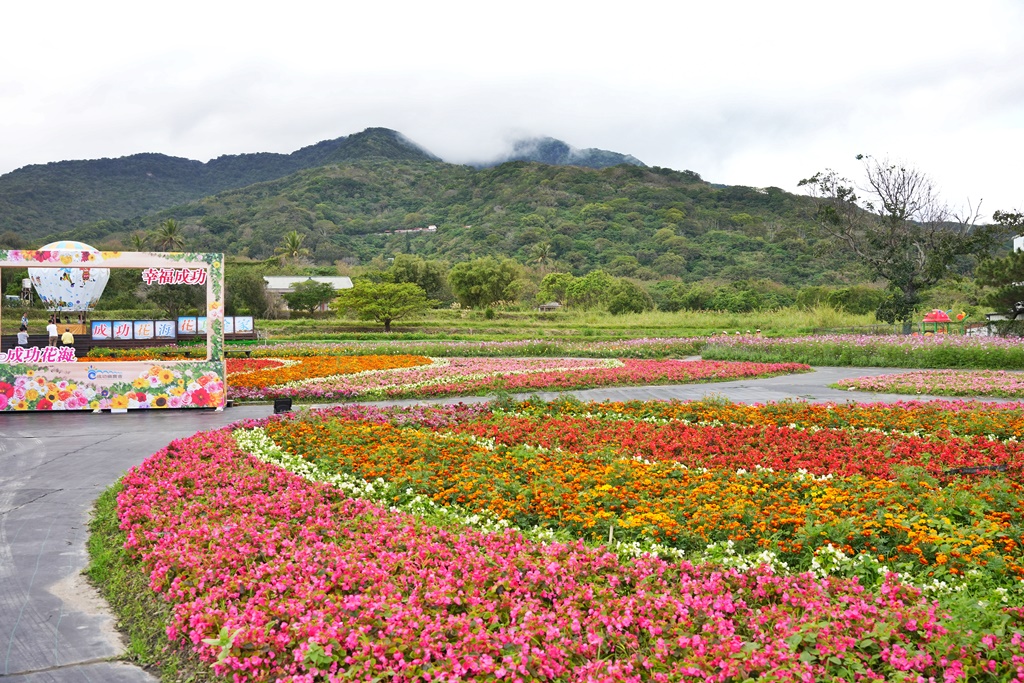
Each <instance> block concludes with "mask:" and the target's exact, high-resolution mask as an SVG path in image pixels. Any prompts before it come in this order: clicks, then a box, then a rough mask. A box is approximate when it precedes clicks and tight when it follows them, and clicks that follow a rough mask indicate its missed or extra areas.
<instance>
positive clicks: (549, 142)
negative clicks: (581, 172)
mask: <svg viewBox="0 0 1024 683" xmlns="http://www.w3.org/2000/svg"><path fill="white" fill-rule="evenodd" d="M508 161H536V162H539V163H542V164H550V165H552V166H583V167H584V168H608V167H609V166H618V165H619V164H629V165H631V166H646V164H644V162H642V161H640V160H639V159H637V158H636V157H634V156H632V155H630V154H620V153H619V152H609V151H608V150H605V149H597V148H596V147H588V148H587V149H576V148H575V147H572V146H571V145H568V144H566V143H564V142H562V141H561V140H555V139H554V138H527V139H524V140H517V141H516V142H515V143H514V144H513V145H512V151H511V152H510V153H509V154H507V155H505V156H502V157H499V158H498V159H496V160H494V161H491V162H487V163H479V164H473V165H474V166H476V167H477V168H487V167H489V166H497V165H499V164H503V163H505V162H508Z"/></svg>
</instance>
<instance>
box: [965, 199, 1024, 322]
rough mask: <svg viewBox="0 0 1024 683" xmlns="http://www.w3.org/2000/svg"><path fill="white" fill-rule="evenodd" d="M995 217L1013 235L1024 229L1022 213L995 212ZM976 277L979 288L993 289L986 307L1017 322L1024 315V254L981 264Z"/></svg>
mask: <svg viewBox="0 0 1024 683" xmlns="http://www.w3.org/2000/svg"><path fill="white" fill-rule="evenodd" d="M993 217H994V218H995V220H996V221H997V222H998V223H999V224H1000V225H1002V226H1004V227H1005V228H1006V229H1007V230H1009V231H1011V232H1019V231H1020V230H1022V229H1024V214H1022V213H1020V212H1012V211H996V212H995V213H994V214H993ZM975 275H976V276H977V282H978V284H979V285H981V286H982V287H993V288H994V291H990V292H989V293H988V295H987V296H986V297H985V303H986V304H988V305H989V306H992V307H993V308H995V309H996V310H997V311H1000V312H1002V313H1008V314H1010V315H1011V316H1012V317H1013V318H1014V319H1016V318H1017V317H1018V316H1019V315H1020V314H1021V313H1024V251H1014V252H1012V253H1011V254H1009V255H1008V256H1006V257H1004V258H1001V259H990V260H987V261H982V262H981V263H979V264H978V268H977V270H976V271H975Z"/></svg>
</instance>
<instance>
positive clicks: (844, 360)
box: [88, 335, 1024, 370]
mask: <svg viewBox="0 0 1024 683" xmlns="http://www.w3.org/2000/svg"><path fill="white" fill-rule="evenodd" d="M227 350H228V351H229V352H231V351H236V352H239V351H242V350H244V351H245V352H246V353H248V354H249V355H250V356H253V357H279V356H288V357H294V356H324V355H389V354H414V355H422V356H430V357H432V358H438V357H510V356H511V357H526V356H529V357H585V358H680V357H685V356H690V355H696V354H701V355H702V356H703V357H705V358H708V359H714V360H745V361H757V362H775V363H779V362H782V363H790V362H794V363H806V364H809V365H824V366H837V365H838V366H861V367H902V368H976V369H991V370H1006V369H1015V370H1020V369H1024V345H1021V344H1020V343H1019V341H1018V340H1016V339H1014V338H1009V337H981V336H962V335H934V336H901V335H813V336H801V337H785V338H775V337H763V338H762V337H753V336H749V335H748V336H743V335H740V336H728V335H721V336H717V335H716V336H714V337H712V338H710V339H709V338H707V337H669V338H641V339H624V340H619V341H601V342H585V341H575V342H567V341H545V340H515V341H482V342H478V341H400V342H381V343H373V342H367V343H337V344H324V343H319V344H314V343H305V342H288V343H281V344H273V345H244V346H242V345H236V346H230V345H229V347H228V349H227ZM182 351H183V349H181V348H177V347H165V348H159V349H150V350H146V351H140V350H121V349H93V350H92V351H90V354H89V358H88V360H90V361H92V362H95V361H96V360H100V359H111V360H151V359H155V358H161V357H166V356H169V355H174V354H179V355H180V354H181V353H182Z"/></svg>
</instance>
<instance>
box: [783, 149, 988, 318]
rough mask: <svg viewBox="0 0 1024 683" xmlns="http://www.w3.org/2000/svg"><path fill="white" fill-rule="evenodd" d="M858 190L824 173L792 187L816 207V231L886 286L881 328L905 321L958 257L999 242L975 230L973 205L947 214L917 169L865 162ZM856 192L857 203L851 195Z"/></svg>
mask: <svg viewBox="0 0 1024 683" xmlns="http://www.w3.org/2000/svg"><path fill="white" fill-rule="evenodd" d="M857 158H858V159H859V160H860V161H861V162H863V165H864V184H863V186H862V187H860V188H855V187H854V186H853V184H852V183H851V181H850V180H848V179H847V178H843V177H841V176H839V175H838V174H837V173H836V172H835V171H832V170H826V171H824V172H820V173H816V174H814V175H813V176H811V177H810V178H806V179H804V180H801V181H800V183H799V184H800V185H801V186H803V187H807V188H808V190H809V192H810V194H811V195H812V196H813V197H815V198H816V199H817V200H818V202H817V213H816V214H815V219H816V223H817V225H818V229H819V230H820V231H821V232H822V233H823V234H824V235H825V236H827V237H829V238H831V239H832V240H833V241H834V243H835V245H836V246H837V247H841V248H845V249H847V250H848V251H850V252H851V253H853V254H854V255H856V256H857V258H858V259H859V260H860V261H861V262H862V263H864V264H865V265H866V266H867V267H868V268H869V269H870V270H871V272H872V273H873V274H874V275H875V276H876V277H879V278H882V279H884V280H886V281H887V282H888V284H889V290H890V296H889V297H888V298H887V299H886V300H885V301H884V302H883V303H882V305H881V306H880V307H879V309H878V311H877V315H878V318H879V319H880V320H884V321H886V322H896V321H898V320H903V321H906V320H909V319H910V318H911V316H912V315H913V313H914V306H915V305H916V304H917V303H918V302H919V301H920V292H921V290H922V289H924V288H926V287H929V286H931V285H934V284H935V283H936V282H938V281H939V280H940V279H941V278H943V277H944V276H946V275H948V274H950V273H951V272H953V270H954V268H955V267H956V266H957V264H958V262H959V261H960V260H961V258H962V257H974V256H981V255H984V254H987V253H988V252H989V251H990V250H991V249H992V247H993V246H994V244H996V243H997V242H998V240H999V239H1001V238H1002V237H1003V236H1004V233H1005V230H1004V229H1003V227H1002V226H1001V225H978V219H979V216H980V207H981V203H980V202H979V203H978V205H977V206H974V205H972V204H971V202H970V201H968V203H967V209H966V211H963V212H961V213H957V212H953V211H950V209H949V208H948V206H947V205H946V204H945V203H944V202H943V201H942V200H941V198H940V197H939V194H938V192H937V190H936V188H935V185H934V183H933V182H932V180H931V179H930V178H929V177H928V176H927V175H926V174H924V173H923V172H921V171H920V170H918V169H916V168H913V167H910V166H907V165H904V164H900V163H893V162H890V161H889V160H887V159H886V160H878V159H876V158H874V157H871V156H858V157H857ZM858 191H860V192H862V193H863V198H862V197H860V196H858V194H857V193H858Z"/></svg>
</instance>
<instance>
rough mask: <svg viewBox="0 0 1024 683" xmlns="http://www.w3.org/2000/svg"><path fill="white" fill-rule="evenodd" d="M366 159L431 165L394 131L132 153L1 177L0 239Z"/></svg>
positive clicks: (33, 235) (56, 231)
mask: <svg viewBox="0 0 1024 683" xmlns="http://www.w3.org/2000/svg"><path fill="white" fill-rule="evenodd" d="M370 158H379V159H390V160H396V161H407V160H436V159H437V157H435V156H434V155H433V154H430V153H429V152H427V151H425V150H423V149H422V148H420V147H419V146H417V145H416V144H415V143H413V142H411V141H409V140H408V139H406V138H405V137H404V136H402V135H401V134H400V133H397V132H395V131H392V130H387V129H384V128H370V129H367V130H365V131H363V132H361V133H356V134H354V135H349V136H347V137H341V138H337V139H335V140H325V141H323V142H318V143H317V144H315V145H310V146H308V147H303V148H302V149H300V150H298V151H296V152H292V153H291V154H272V153H257V154H238V155H227V156H221V157H218V158H216V159H213V160H211V161H209V162H206V163H203V162H200V161H192V160H190V159H182V158H179V157H170V156H167V155H164V154H134V155H132V156H128V157H123V158H120V159H94V160H87V161H60V162H54V163H49V164H39V165H33V166H26V167H24V168H20V169H18V170H16V171H13V172H11V173H7V174H5V175H2V176H0V233H11V234H14V235H17V236H18V237H19V238H21V239H23V240H27V241H37V238H40V237H44V236H47V235H60V234H62V233H63V232H64V231H67V230H69V229H73V228H75V227H79V226H81V225H82V224H84V223H89V222H94V221H98V220H123V219H130V218H133V217H137V216H146V215H149V214H152V213H155V212H157V211H161V210H163V209H167V208H170V207H173V206H177V205H179V204H183V203H186V202H189V201H193V200H196V199H200V198H202V197H206V196H208V195H211V194H215V193H217V192H221V191H223V190H226V189H230V188H237V187H244V186H247V185H252V184H253V183H259V182H263V181H267V180H273V179H275V178H281V177H284V176H287V175H289V174H291V173H294V172H296V171H299V170H302V169H306V168H314V167H318V166H323V165H324V164H331V163H343V162H347V161H351V160H354V159H370Z"/></svg>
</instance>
